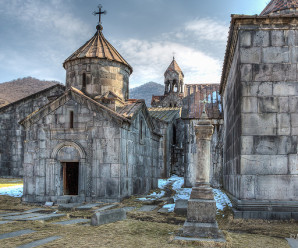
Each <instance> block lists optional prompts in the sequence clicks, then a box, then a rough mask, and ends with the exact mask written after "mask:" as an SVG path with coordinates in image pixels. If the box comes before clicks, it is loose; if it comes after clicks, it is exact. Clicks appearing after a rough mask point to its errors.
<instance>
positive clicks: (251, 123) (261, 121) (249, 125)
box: [241, 113, 277, 135]
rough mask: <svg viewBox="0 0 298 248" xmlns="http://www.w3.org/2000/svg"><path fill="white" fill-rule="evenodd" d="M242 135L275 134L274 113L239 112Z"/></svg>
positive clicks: (275, 122)
mask: <svg viewBox="0 0 298 248" xmlns="http://www.w3.org/2000/svg"><path fill="white" fill-rule="evenodd" d="M241 124H242V127H241V129H242V134H243V135H276V128H277V121H276V114H274V113H272V114H241Z"/></svg>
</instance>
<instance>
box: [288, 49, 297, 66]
mask: <svg viewBox="0 0 298 248" xmlns="http://www.w3.org/2000/svg"><path fill="white" fill-rule="evenodd" d="M290 62H291V63H293V64H297V63H298V47H297V46H295V47H290Z"/></svg>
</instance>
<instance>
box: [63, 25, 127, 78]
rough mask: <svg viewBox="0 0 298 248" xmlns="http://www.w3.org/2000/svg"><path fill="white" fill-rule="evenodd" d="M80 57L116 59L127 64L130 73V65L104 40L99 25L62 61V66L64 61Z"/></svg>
mask: <svg viewBox="0 0 298 248" xmlns="http://www.w3.org/2000/svg"><path fill="white" fill-rule="evenodd" d="M81 58H100V59H107V60H111V61H116V62H119V63H121V64H124V65H126V66H128V67H129V69H130V72H131V73H132V67H131V66H130V65H129V64H128V63H127V61H126V60H125V59H124V58H123V57H122V56H121V55H120V53H119V52H118V51H117V50H116V49H115V48H114V47H113V46H112V45H111V44H110V43H109V42H108V41H107V40H106V38H105V37H104V36H103V34H102V28H100V27H98V30H97V32H96V33H95V35H94V36H93V37H92V38H91V39H90V40H89V41H87V42H86V43H85V44H84V45H83V46H81V47H80V48H79V49H78V50H77V51H75V52H74V53H73V54H72V55H71V56H69V57H68V58H67V59H66V60H65V61H64V63H63V66H64V67H65V63H67V62H68V61H72V60H76V59H81Z"/></svg>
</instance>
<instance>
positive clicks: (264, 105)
mask: <svg viewBox="0 0 298 248" xmlns="http://www.w3.org/2000/svg"><path fill="white" fill-rule="evenodd" d="M258 105H259V106H258V107H259V113H277V112H278V109H279V103H278V98H277V97H259V98H258Z"/></svg>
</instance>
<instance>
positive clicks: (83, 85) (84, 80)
mask: <svg viewBox="0 0 298 248" xmlns="http://www.w3.org/2000/svg"><path fill="white" fill-rule="evenodd" d="M86 81H87V80H86V73H85V72H84V73H83V78H82V91H83V92H84V91H86V85H87V83H86Z"/></svg>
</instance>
